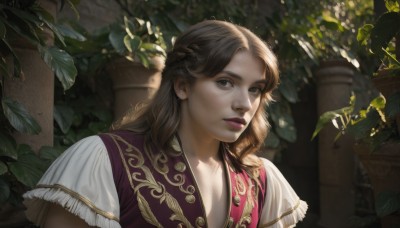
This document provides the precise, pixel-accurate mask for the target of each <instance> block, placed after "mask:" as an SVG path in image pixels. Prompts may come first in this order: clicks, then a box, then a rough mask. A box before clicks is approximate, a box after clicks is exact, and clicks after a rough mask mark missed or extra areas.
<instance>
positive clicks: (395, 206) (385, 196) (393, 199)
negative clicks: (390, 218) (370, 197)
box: [375, 192, 400, 218]
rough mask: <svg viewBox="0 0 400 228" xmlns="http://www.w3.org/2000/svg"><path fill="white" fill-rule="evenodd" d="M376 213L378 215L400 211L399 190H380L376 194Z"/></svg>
mask: <svg viewBox="0 0 400 228" xmlns="http://www.w3.org/2000/svg"><path fill="white" fill-rule="evenodd" d="M375 205H376V213H377V215H378V216H379V217H381V218H382V217H385V216H387V215H390V214H393V213H396V212H398V211H400V193H399V192H380V193H379V194H378V196H377V199H376V202H375Z"/></svg>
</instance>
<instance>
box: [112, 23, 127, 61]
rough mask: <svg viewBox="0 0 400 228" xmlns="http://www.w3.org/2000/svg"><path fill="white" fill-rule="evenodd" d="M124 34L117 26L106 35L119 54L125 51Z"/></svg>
mask: <svg viewBox="0 0 400 228" xmlns="http://www.w3.org/2000/svg"><path fill="white" fill-rule="evenodd" d="M125 36H126V32H125V31H123V30H121V29H118V28H114V29H112V30H111V32H110V35H109V36H108V39H109V41H110V43H111V45H112V46H113V48H114V49H115V51H116V52H117V53H119V54H120V55H123V54H124V53H125V52H126V47H125V44H124V37H125Z"/></svg>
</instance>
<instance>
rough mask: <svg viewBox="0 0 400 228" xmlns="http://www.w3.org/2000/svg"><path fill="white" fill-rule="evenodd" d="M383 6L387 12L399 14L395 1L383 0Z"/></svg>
mask: <svg viewBox="0 0 400 228" xmlns="http://www.w3.org/2000/svg"><path fill="white" fill-rule="evenodd" d="M385 6H386V9H387V10H388V11H389V12H399V11H400V8H399V2H397V0H385Z"/></svg>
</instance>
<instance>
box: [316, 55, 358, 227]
mask: <svg viewBox="0 0 400 228" xmlns="http://www.w3.org/2000/svg"><path fill="white" fill-rule="evenodd" d="M353 75H354V70H353V68H352V65H350V64H349V63H347V62H346V61H329V62H324V63H322V64H321V65H320V67H319V69H318V70H317V71H316V72H315V76H316V79H317V110H318V115H321V114H322V113H324V112H326V111H331V110H335V109H339V108H342V107H345V106H348V105H349V100H350V99H349V98H350V95H351V84H352V77H353ZM337 133H338V131H337V129H335V128H334V127H333V126H327V127H325V128H324V129H323V130H322V131H321V132H320V134H319V136H318V153H319V182H320V221H319V223H320V225H321V226H323V227H332V228H336V227H342V228H343V227H349V224H348V221H349V217H350V216H352V215H353V214H354V207H355V206H354V204H355V199H354V173H355V165H354V164H355V162H354V154H353V152H352V145H353V141H352V139H351V137H349V136H347V135H344V136H342V137H341V138H340V139H339V140H338V141H336V142H334V138H335V136H336V135H337Z"/></svg>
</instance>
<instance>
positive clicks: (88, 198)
mask: <svg viewBox="0 0 400 228" xmlns="http://www.w3.org/2000/svg"><path fill="white" fill-rule="evenodd" d="M262 161H263V163H264V167H265V169H266V174H267V190H266V197H265V204H264V208H263V211H262V215H261V221H260V224H261V225H260V226H259V227H271V228H283V227H293V226H294V225H295V224H296V223H297V222H298V221H299V220H302V219H303V218H304V216H305V213H306V210H307V204H306V202H304V201H302V200H300V199H299V197H298V196H297V195H296V193H295V192H294V190H293V189H292V187H291V186H290V185H289V183H288V182H287V181H286V179H285V178H284V177H283V175H282V174H281V173H280V171H279V170H278V169H277V168H276V167H275V165H274V164H273V163H272V162H270V161H269V160H267V159H265V158H262ZM23 197H24V198H25V200H24V204H25V205H26V207H27V210H26V215H27V218H28V219H29V220H31V221H33V222H34V223H35V224H36V225H43V223H44V222H45V218H46V214H47V210H48V208H49V202H52V203H56V204H59V205H61V206H62V207H63V208H65V209H66V210H68V211H69V212H70V213H72V214H75V215H77V216H79V217H80V218H82V219H83V220H84V221H86V223H88V224H89V225H90V226H97V227H105V228H106V227H107V228H120V227H121V226H120V224H119V216H120V214H119V201H118V194H117V190H116V188H115V185H114V180H113V174H112V169H111V163H110V160H109V157H108V153H107V149H106V147H105V145H104V143H103V141H102V140H101V139H100V137H98V136H90V137H87V138H85V139H82V140H80V141H79V142H77V143H75V144H74V145H73V146H71V147H70V148H68V149H67V150H66V151H65V152H64V153H63V154H62V155H61V156H60V157H59V158H57V159H56V160H55V161H54V162H53V164H52V165H51V166H50V167H49V169H48V170H47V171H46V173H45V174H44V175H43V177H42V178H41V180H40V181H39V183H38V185H37V186H36V188H35V189H33V190H31V191H29V192H27V193H25V194H24V195H23Z"/></svg>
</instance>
